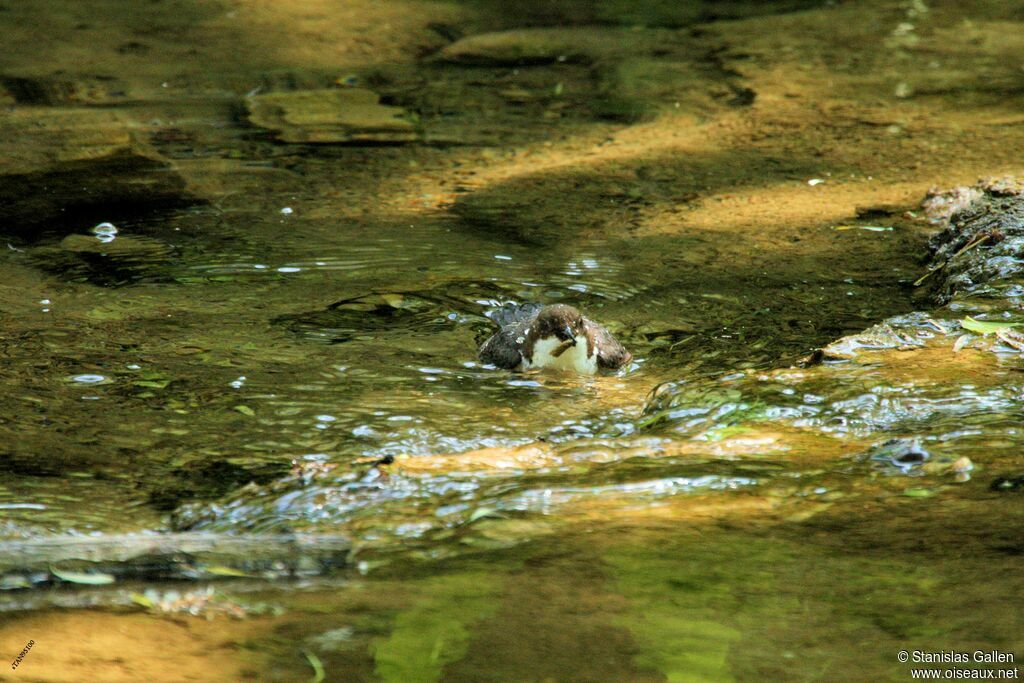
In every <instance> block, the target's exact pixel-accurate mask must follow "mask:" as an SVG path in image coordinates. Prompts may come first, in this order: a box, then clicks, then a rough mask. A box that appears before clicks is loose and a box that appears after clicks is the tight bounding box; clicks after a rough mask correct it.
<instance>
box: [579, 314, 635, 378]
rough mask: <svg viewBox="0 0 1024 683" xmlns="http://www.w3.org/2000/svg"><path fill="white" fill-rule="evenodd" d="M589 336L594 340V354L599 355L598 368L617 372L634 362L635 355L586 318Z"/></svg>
mask: <svg viewBox="0 0 1024 683" xmlns="http://www.w3.org/2000/svg"><path fill="white" fill-rule="evenodd" d="M584 324H585V325H586V326H587V334H588V336H589V337H590V338H591V339H593V340H594V352H595V353H596V354H597V366H598V367H599V368H604V369H606V370H617V369H619V368H621V367H622V366H623V365H625V364H626V363H628V362H629V361H631V360H633V354H631V353H630V352H629V351H627V350H626V347H625V346H623V345H622V344H620V343H619V340H618V339H616V338H615V337H613V336H612V333H611V332H609V331H608V330H606V329H604V328H603V327H601V326H600V325H598V324H597V323H595V322H594V321H593V320H590V319H589V318H584Z"/></svg>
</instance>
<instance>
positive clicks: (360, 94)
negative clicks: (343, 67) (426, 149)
mask: <svg viewBox="0 0 1024 683" xmlns="http://www.w3.org/2000/svg"><path fill="white" fill-rule="evenodd" d="M246 106H247V107H248V110H249V120H250V121H251V122H252V123H253V124H254V125H256V126H259V127H261V128H266V129H268V130H271V131H273V132H274V133H275V135H276V136H277V138H278V139H279V140H281V141H283V142H295V143H321V144H330V143H349V144H359V143H401V142H415V141H416V140H418V139H419V133H418V132H417V130H416V126H415V125H414V124H413V122H412V120H410V118H408V115H407V114H406V112H405V111H404V110H402V109H400V108H398V107H389V106H386V105H383V104H380V98H379V96H378V95H377V93H375V92H372V91H370V90H365V89H363V88H337V89H325V90H303V91H298V92H281V93H268V94H266V95H253V96H251V97H249V98H247V99H246Z"/></svg>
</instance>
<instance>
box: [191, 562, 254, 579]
mask: <svg viewBox="0 0 1024 683" xmlns="http://www.w3.org/2000/svg"><path fill="white" fill-rule="evenodd" d="M203 571H205V572H206V573H207V574H213V575H214V576H242V577H247V578H252V574H246V573H245V572H243V571H242V570H241V569H235V568H234V567H225V566H223V565H213V566H210V567H203Z"/></svg>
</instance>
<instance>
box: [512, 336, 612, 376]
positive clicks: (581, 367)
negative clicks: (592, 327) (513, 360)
mask: <svg viewBox="0 0 1024 683" xmlns="http://www.w3.org/2000/svg"><path fill="white" fill-rule="evenodd" d="M561 345H562V342H560V341H559V340H558V339H557V338H556V337H545V338H544V339H538V340H537V342H536V343H535V344H534V345H533V362H530V361H528V360H526V358H523V369H524V370H526V369H528V368H555V369H556V370H568V371H570V372H578V373H580V374H583V375H593V374H596V373H597V353H596V351H595V353H594V355H593V356H590V357H589V358H588V357H587V339H586V337H584V336H582V335H581V336H579V337H577V338H576V346H570V347H569V348H568V349H566V350H565V351H563V352H562V353H561V354H560V355H559V356H558V357H557V358H556V357H555V356H553V355H552V352H554V351H555V349H557V348H558V347H559V346H561Z"/></svg>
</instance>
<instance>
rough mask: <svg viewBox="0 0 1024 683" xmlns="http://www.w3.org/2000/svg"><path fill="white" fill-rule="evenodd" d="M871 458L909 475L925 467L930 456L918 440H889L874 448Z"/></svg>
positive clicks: (870, 453)
mask: <svg viewBox="0 0 1024 683" xmlns="http://www.w3.org/2000/svg"><path fill="white" fill-rule="evenodd" d="M869 457H870V458H871V460H873V461H875V462H877V463H883V464H884V465H886V466H891V467H895V468H897V469H899V470H900V471H901V472H902V473H904V474H907V473H908V472H910V471H911V470H913V469H914V468H916V467H920V466H921V465H923V464H924V463H925V462H926V461H927V460H928V458H929V454H928V451H926V450H925V449H924V447H923V446H921V442H920V441H919V440H917V439H889V440H888V441H886V442H885V443H882V444H880V445H878V446H876V447H874V448H872V449H871V451H870V452H869Z"/></svg>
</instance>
